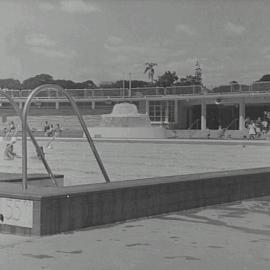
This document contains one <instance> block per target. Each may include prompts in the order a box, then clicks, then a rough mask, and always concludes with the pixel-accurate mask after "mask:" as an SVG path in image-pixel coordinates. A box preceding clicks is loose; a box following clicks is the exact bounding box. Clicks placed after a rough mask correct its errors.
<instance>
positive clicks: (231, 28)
mask: <svg viewBox="0 0 270 270" xmlns="http://www.w3.org/2000/svg"><path fill="white" fill-rule="evenodd" d="M225 30H226V32H227V33H228V34H232V35H236V36H240V35H242V34H243V33H244V32H245V31H246V28H245V27H244V26H243V25H240V24H234V23H232V22H227V24H226V25H225Z"/></svg>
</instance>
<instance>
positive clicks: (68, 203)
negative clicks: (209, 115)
mask: <svg viewBox="0 0 270 270" xmlns="http://www.w3.org/2000/svg"><path fill="white" fill-rule="evenodd" d="M269 180H270V168H258V169H248V170H234V171H226V172H213V173H202V174H190V175H177V176H167V177H154V178H147V179H138V180H131V181H119V182H113V183H110V184H106V183H104V184H91V185H82V186H69V187H59V188H53V187H46V188H44V187H37V186H31V187H29V189H28V190H27V191H26V192H22V191H21V190H20V189H19V188H18V187H16V185H15V184H6V183H2V184H0V190H1V192H0V199H1V197H2V198H8V199H9V200H11V201H12V202H13V201H14V200H15V202H14V203H15V206H16V205H21V204H22V205H24V204H23V202H24V201H26V202H27V203H28V204H29V205H32V208H31V207H30V206H29V207H28V206H27V207H28V208H27V209H25V211H21V218H22V219H23V220H24V222H25V224H27V226H28V227H23V226H18V225H12V224H11V225H10V224H9V225H7V224H4V223H5V221H4V222H2V224H0V231H2V232H9V233H14V234H24V235H50V234H56V233H61V232H66V231H70V230H76V229H81V228H85V227H89V226H97V225H104V224H110V223H114V222H119V221H125V220H129V219H135V218H139V217H147V216H152V215H158V214H162V213H167V212H172V211H179V210H186V209H191V208H196V207H203V206H207V205H214V204H220V203H227V202H233V201H238V200H243V199H248V198H253V197H259V196H266V195H270V181H269ZM5 200H6V199H5ZM16 200H17V201H18V202H17V203H16ZM22 208H23V206H22ZM30 208H31V209H30ZM29 209H30V210H31V211H32V212H31V211H30V210H29ZM21 210H23V209H21ZM3 211H4V210H3ZM3 211H2V212H3ZM15 212H16V211H15ZM23 212H25V213H26V212H27V213H30V214H31V213H32V216H30V217H29V218H30V221H32V223H30V222H29V220H27V219H26V218H27V217H24V216H23V215H24V214H23ZM0 213H1V209H0ZM16 213H17V212H16ZM30 214H29V215H30ZM4 220H5V219H4ZM0 223H1V221H0Z"/></svg>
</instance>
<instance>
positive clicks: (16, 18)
mask: <svg viewBox="0 0 270 270" xmlns="http://www.w3.org/2000/svg"><path fill="white" fill-rule="evenodd" d="M0 36H1V38H0V61H1V62H0V78H2V79H4V78H16V79H19V80H21V81H22V80H24V79H26V78H29V77H32V76H35V75H37V74H40V73H47V74H51V75H52V76H53V77H54V78H55V79H71V80H74V81H85V80H88V79H91V80H93V81H94V82H96V83H99V82H103V81H113V80H122V79H128V77H129V75H128V74H129V73H131V77H132V79H143V80H147V79H148V78H147V76H146V75H145V74H144V68H145V63H146V62H153V63H157V67H156V71H155V77H156V78H157V77H158V76H160V75H162V74H163V73H164V72H165V71H167V70H170V71H175V72H176V74H177V75H178V76H179V77H184V76H186V75H188V74H193V73H194V68H195V64H196V61H197V60H198V61H199V63H200V65H201V68H202V72H203V82H204V84H205V85H207V86H216V85H221V84H227V83H229V82H230V81H233V80H235V81H238V82H239V83H247V84H250V83H252V81H254V80H258V79H259V78H260V77H261V76H262V75H264V74H267V73H270V1H269V0H256V1H253V0H166V1H165V0H164V1H161V0H110V1H109V0H107V1H106V0H99V1H96V2H94V1H90V0H89V1H88V0H0Z"/></svg>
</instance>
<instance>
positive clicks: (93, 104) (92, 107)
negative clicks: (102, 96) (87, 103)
mask: <svg viewBox="0 0 270 270" xmlns="http://www.w3.org/2000/svg"><path fill="white" fill-rule="evenodd" d="M95 107H96V103H95V101H92V102H91V109H92V110H94V109H95Z"/></svg>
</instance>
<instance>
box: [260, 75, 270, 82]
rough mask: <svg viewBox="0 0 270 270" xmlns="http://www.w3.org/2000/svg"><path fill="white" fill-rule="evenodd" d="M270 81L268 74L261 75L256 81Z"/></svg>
mask: <svg viewBox="0 0 270 270" xmlns="http://www.w3.org/2000/svg"><path fill="white" fill-rule="evenodd" d="M269 81H270V74H265V75H263V76H262V77H261V78H260V79H259V80H258V82H269Z"/></svg>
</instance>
